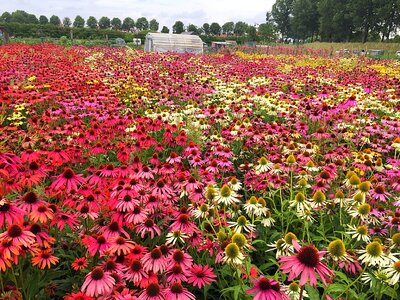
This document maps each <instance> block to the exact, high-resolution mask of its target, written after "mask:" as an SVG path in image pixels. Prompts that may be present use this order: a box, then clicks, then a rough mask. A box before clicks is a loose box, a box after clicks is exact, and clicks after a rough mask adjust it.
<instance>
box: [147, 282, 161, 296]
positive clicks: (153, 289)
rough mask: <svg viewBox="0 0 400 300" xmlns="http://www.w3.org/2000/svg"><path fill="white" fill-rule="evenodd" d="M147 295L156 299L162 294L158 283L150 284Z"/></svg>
mask: <svg viewBox="0 0 400 300" xmlns="http://www.w3.org/2000/svg"><path fill="white" fill-rule="evenodd" d="M146 293H147V295H148V296H150V297H156V296H158V295H159V294H160V286H159V285H158V283H150V284H149V286H148V287H147V288H146Z"/></svg>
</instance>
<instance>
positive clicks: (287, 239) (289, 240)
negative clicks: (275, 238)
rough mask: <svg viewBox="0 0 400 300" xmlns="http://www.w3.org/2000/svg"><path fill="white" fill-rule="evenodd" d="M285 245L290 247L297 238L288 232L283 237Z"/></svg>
mask: <svg viewBox="0 0 400 300" xmlns="http://www.w3.org/2000/svg"><path fill="white" fill-rule="evenodd" d="M284 240H285V243H286V244H289V245H291V244H292V241H293V240H297V236H296V235H295V234H294V233H292V232H288V233H287V234H286V235H285V237H284Z"/></svg>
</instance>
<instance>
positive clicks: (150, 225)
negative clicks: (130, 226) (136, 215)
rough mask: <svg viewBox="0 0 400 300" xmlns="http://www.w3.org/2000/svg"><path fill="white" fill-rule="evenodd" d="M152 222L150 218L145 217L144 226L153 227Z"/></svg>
mask: <svg viewBox="0 0 400 300" xmlns="http://www.w3.org/2000/svg"><path fill="white" fill-rule="evenodd" d="M153 225H154V222H153V220H151V219H146V221H144V226H146V227H147V228H151V227H153Z"/></svg>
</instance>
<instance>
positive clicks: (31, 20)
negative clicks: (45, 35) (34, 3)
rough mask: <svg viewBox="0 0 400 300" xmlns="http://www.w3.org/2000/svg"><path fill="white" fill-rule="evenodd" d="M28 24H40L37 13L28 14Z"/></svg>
mask: <svg viewBox="0 0 400 300" xmlns="http://www.w3.org/2000/svg"><path fill="white" fill-rule="evenodd" d="M28 24H39V20H38V18H37V17H36V16H35V15H33V14H28Z"/></svg>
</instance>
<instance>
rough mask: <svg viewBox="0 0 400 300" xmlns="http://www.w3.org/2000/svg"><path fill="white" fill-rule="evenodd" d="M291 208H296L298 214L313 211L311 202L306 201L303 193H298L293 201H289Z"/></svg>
mask: <svg viewBox="0 0 400 300" xmlns="http://www.w3.org/2000/svg"><path fill="white" fill-rule="evenodd" d="M289 206H290V207H296V211H297V212H301V211H305V210H311V202H310V201H308V200H307V199H306V196H304V194H303V193H302V192H298V193H297V194H296V195H295V196H294V199H293V200H290V201H289Z"/></svg>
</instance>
